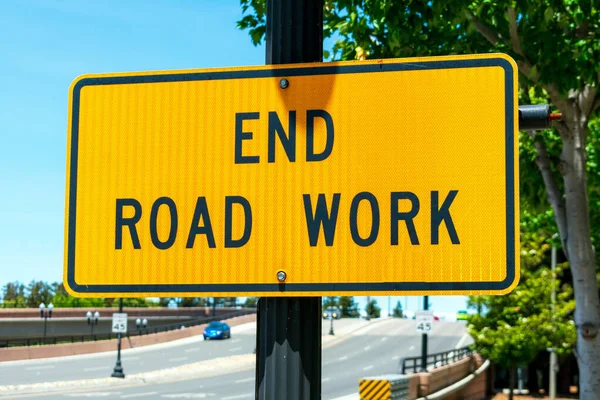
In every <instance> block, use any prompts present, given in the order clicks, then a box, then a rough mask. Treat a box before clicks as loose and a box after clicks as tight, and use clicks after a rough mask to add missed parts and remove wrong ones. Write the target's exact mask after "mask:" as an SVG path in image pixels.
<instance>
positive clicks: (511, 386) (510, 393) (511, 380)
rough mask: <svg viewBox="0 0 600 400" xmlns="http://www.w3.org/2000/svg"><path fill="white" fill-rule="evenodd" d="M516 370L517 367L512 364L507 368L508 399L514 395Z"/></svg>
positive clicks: (511, 399)
mask: <svg viewBox="0 0 600 400" xmlns="http://www.w3.org/2000/svg"><path fill="white" fill-rule="evenodd" d="M516 372H517V367H516V366H514V365H511V366H510V369H509V370H508V374H509V375H508V400H513V396H514V395H515V376H516Z"/></svg>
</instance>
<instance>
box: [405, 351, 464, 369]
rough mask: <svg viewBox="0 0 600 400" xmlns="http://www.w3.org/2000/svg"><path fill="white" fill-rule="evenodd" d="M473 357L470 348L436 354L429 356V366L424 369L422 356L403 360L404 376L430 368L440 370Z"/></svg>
mask: <svg viewBox="0 0 600 400" xmlns="http://www.w3.org/2000/svg"><path fill="white" fill-rule="evenodd" d="M472 355H473V349H472V348H471V347H470V346H467V347H462V348H460V349H453V350H449V351H445V352H443V353H434V354H428V355H427V365H426V366H425V368H423V363H422V360H421V356H418V357H407V358H405V359H403V360H402V374H407V373H413V374H416V373H417V372H421V371H423V370H428V369H430V368H438V367H442V366H444V365H448V364H451V363H453V362H456V361H459V360H462V359H463V358H467V357H470V356H472Z"/></svg>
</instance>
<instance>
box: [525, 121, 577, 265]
mask: <svg viewBox="0 0 600 400" xmlns="http://www.w3.org/2000/svg"><path fill="white" fill-rule="evenodd" d="M529 135H530V136H531V137H532V138H533V139H534V141H533V144H534V146H535V149H536V151H537V158H536V159H535V163H536V164H537V166H538V169H539V170H540V173H541V174H542V178H543V179H544V185H545V186H546V193H547V194H548V203H550V206H552V209H553V210H554V219H555V221H556V225H557V226H558V233H559V234H560V238H561V241H562V245H563V251H564V252H565V255H567V259H568V258H569V256H568V254H567V215H566V212H565V202H564V200H563V197H562V195H561V193H560V191H559V189H558V185H557V184H556V180H555V177H554V173H553V172H552V168H551V167H550V157H549V156H548V151H547V150H546V143H545V142H544V139H543V138H541V139H540V140H535V136H536V134H535V132H533V131H532V132H530V133H529Z"/></svg>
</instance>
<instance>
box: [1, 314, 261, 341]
mask: <svg viewBox="0 0 600 400" xmlns="http://www.w3.org/2000/svg"><path fill="white" fill-rule="evenodd" d="M255 313H256V309H254V308H251V309H246V310H244V309H242V310H239V311H236V312H232V313H228V314H223V315H219V316H215V317H205V318H199V319H193V320H190V321H185V322H177V323H174V324H168V325H161V326H156V327H152V328H142V329H138V330H136V331H131V332H127V333H125V334H123V336H122V337H123V338H128V337H132V336H141V335H150V334H155V333H160V332H169V331H174V330H177V329H182V328H190V327H192V326H198V325H202V324H208V323H211V322H213V321H222V320H226V319H230V318H234V317H241V316H244V315H250V314H255ZM116 338H117V334H116V333H110V332H109V333H100V334H93V335H92V334H90V335H63V336H53V337H46V338H29V339H7V340H0V348H2V347H17V346H41V345H46V344H59V343H80V342H92V341H97V340H109V339H116Z"/></svg>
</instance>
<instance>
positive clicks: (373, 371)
mask: <svg viewBox="0 0 600 400" xmlns="http://www.w3.org/2000/svg"><path fill="white" fill-rule="evenodd" d="M336 322H337V321H336ZM464 334H465V324H464V323H461V322H458V323H446V322H438V323H436V325H435V327H434V331H433V332H432V334H431V335H430V337H429V349H430V353H434V352H441V351H446V350H450V349H452V348H455V347H456V346H457V345H458V344H461V345H462V346H464V345H467V344H469V343H471V342H472V340H471V339H470V338H467V340H465V338H464ZM206 344H216V345H223V344H225V342H218V343H217V342H215V343H206ZM420 346H421V335H420V334H417V333H416V332H415V322H414V321H409V320H397V319H394V320H386V321H381V322H379V323H376V324H372V325H371V326H368V327H364V328H363V329H361V330H359V331H358V332H356V333H355V334H350V335H348V336H347V337H345V338H344V339H343V340H342V341H341V342H339V343H337V344H335V343H330V344H325V346H324V349H323V371H322V377H323V379H322V394H323V399H335V398H338V397H342V396H345V395H348V394H352V393H356V392H357V388H358V380H359V379H360V378H361V377H365V376H373V375H379V374H389V373H399V372H400V362H401V359H402V358H403V357H409V356H417V355H419V354H420ZM254 374H255V372H254V369H248V370H246V371H242V372H236V373H224V374H221V375H217V376H212V377H206V378H201V379H193V380H189V381H180V382H168V383H160V384H151V383H150V382H149V384H147V385H142V386H135V387H114V388H100V389H96V390H82V391H78V392H77V393H66V394H65V393H63V394H56V395H47V396H35V397H34V398H38V397H39V398H43V399H74V398H91V397H103V398H109V399H112V398H115V399H117V398H123V399H127V398H144V399H145V398H148V399H169V398H172V399H177V398H181V399H185V398H215V399H224V400H237V399H240V400H241V399H251V398H253V396H254Z"/></svg>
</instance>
